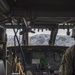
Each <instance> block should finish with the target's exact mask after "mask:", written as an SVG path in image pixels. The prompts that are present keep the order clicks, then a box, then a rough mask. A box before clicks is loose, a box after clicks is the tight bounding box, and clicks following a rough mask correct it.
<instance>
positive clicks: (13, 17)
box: [0, 0, 75, 75]
mask: <svg viewBox="0 0 75 75" xmlns="http://www.w3.org/2000/svg"><path fill="white" fill-rule="evenodd" d="M0 26H1V27H0V37H1V38H0V45H1V46H0V49H1V50H0V75H59V67H60V64H61V59H62V56H63V53H64V52H65V50H66V49H67V48H68V47H69V46H57V45H55V40H56V36H57V33H58V30H59V29H66V30H67V33H66V35H68V36H70V29H72V31H73V33H72V37H73V38H74V39H75V35H74V32H75V2H74V1H72V0H65V1H64V0H56V1H55V0H0ZM7 29H12V30H13V32H14V39H13V42H14V45H13V46H7V42H8V40H7V37H8V34H7V33H6V31H7ZM36 29H37V30H38V31H39V30H41V31H42V32H43V31H44V29H45V30H49V31H50V32H51V34H50V37H49V40H48V45H29V42H28V37H29V35H28V34H29V33H33V34H34V33H35V30H36ZM19 30H20V31H19ZM18 31H19V35H20V36H22V42H21V43H20V40H19V38H18V36H17V32H18ZM9 32H10V31H9ZM16 42H17V45H16Z"/></svg>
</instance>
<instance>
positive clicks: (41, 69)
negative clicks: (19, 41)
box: [8, 46, 68, 75]
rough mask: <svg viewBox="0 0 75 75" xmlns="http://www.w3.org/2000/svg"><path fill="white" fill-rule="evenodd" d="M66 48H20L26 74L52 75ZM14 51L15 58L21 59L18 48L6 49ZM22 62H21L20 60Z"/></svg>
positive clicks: (57, 67) (58, 65) (56, 69)
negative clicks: (15, 53) (23, 57)
mask: <svg viewBox="0 0 75 75" xmlns="http://www.w3.org/2000/svg"><path fill="white" fill-rule="evenodd" d="M66 48H68V47H63V46H62V47H61V46H22V50H23V53H24V56H25V67H26V71H27V74H28V73H29V72H30V73H32V75H52V73H54V72H55V73H56V72H57V71H58V69H59V67H60V63H61V60H62V55H63V52H64V51H65V50H66ZM8 49H11V50H16V52H17V56H18V57H19V58H20V59H22V58H21V56H20V55H21V54H20V50H19V47H18V46H15V47H8ZM20 61H21V62H22V60H20ZM57 75H58V74H57Z"/></svg>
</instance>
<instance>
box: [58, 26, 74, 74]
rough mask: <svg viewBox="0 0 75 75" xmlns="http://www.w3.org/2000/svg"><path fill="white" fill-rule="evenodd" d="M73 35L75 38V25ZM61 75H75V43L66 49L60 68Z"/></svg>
mask: <svg viewBox="0 0 75 75" xmlns="http://www.w3.org/2000/svg"><path fill="white" fill-rule="evenodd" d="M72 37H73V38H74V39H75V27H74V28H73V30H72ZM59 75H75V45H73V46H72V47H70V48H68V49H66V52H65V53H64V55H63V58H62V62H61V66H60V68H59Z"/></svg>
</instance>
